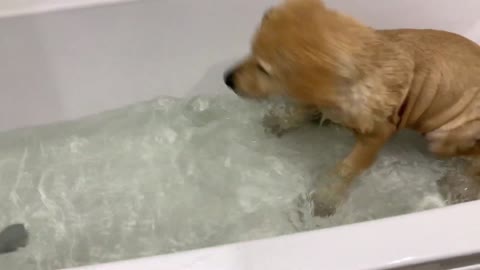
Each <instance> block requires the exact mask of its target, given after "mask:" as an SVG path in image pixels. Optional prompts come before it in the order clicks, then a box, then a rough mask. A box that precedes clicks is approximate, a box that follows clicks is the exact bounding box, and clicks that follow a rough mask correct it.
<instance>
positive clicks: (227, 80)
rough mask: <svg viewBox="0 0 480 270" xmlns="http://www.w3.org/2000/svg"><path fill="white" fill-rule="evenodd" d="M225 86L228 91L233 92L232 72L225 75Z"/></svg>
mask: <svg viewBox="0 0 480 270" xmlns="http://www.w3.org/2000/svg"><path fill="white" fill-rule="evenodd" d="M223 79H224V81H225V84H226V85H227V86H228V87H230V89H232V90H235V81H234V72H233V71H228V72H226V73H225V76H224V78H223Z"/></svg>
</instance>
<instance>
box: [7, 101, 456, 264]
mask: <svg viewBox="0 0 480 270" xmlns="http://www.w3.org/2000/svg"><path fill="white" fill-rule="evenodd" d="M264 112H265V108H264V106H262V105H261V104H252V103H248V102H245V101H242V100H240V99H238V98H236V97H232V96H216V97H195V98H192V99H183V100H182V99H172V98H159V99H156V100H153V101H149V102H145V103H141V104H137V105H133V106H130V107H127V108H122V109H119V110H116V111H112V112H106V113H103V114H100V115H96V116H92V117H88V118H84V119H80V120H77V121H73V122H69V123H60V124H55V125H49V126H45V127H37V128H30V129H23V130H16V131H10V132H6V133H3V134H1V135H0V149H2V151H0V183H1V185H2V188H1V189H0V200H1V203H0V227H2V228H3V227H5V226H7V225H9V224H12V223H16V222H20V223H24V224H25V225H26V226H27V228H28V230H29V232H30V243H29V245H28V246H27V247H26V248H24V249H21V250H19V251H17V252H15V253H12V254H8V255H2V256H0V265H2V266H5V267H6V268H5V269H32V268H34V269H35V268H36V269H54V268H64V267H73V266H80V265H87V264H94V263H101V262H109V261H116V260H121V259H129V258H134V257H141V256H149V255H158V254H162V253H169V252H176V251H180V250H188V249H195V248H201V247H206V246H212V245H219V244H225V243H232V242H237V241H242V240H252V239H258V238H265V237H271V236H276V235H281V234H289V233H295V232H299V231H304V230H311V229H315V228H325V227H330V226H336V225H340V224H348V223H353V222H359V221H365V220H372V219H377V218H382V217H387V216H392V215H399V214H404V213H409V212H414V211H419V210H424V209H429V208H434V207H440V206H443V202H442V200H441V199H440V196H439V195H438V192H437V187H436V185H435V180H437V179H439V178H440V177H441V176H442V175H444V174H445V173H446V172H447V171H448V170H455V168H456V166H457V165H456V164H454V162H447V161H438V160H435V159H434V158H432V157H431V156H429V155H428V154H425V151H424V146H423V143H422V140H421V139H420V138H419V137H418V136H416V135H415V134H411V133H404V134H402V135H400V136H398V138H396V139H395V140H394V142H393V143H391V144H389V145H388V146H387V147H386V148H385V149H384V151H383V152H382V155H381V156H380V158H379V160H378V162H377V163H376V165H375V166H374V168H373V169H372V170H370V171H369V172H367V173H366V174H365V175H364V176H362V177H361V179H359V181H357V183H356V184H355V186H354V188H353V190H352V192H351V196H350V197H349V199H348V200H347V201H346V202H345V204H344V205H343V206H342V207H341V208H339V209H338V212H337V213H336V214H335V215H334V216H333V217H331V218H314V217H312V215H311V203H310V201H309V199H308V194H309V193H310V191H311V187H312V182H313V181H314V180H315V179H318V180H319V181H322V177H321V176H322V174H323V173H325V172H326V170H328V169H329V168H331V166H333V165H334V164H335V162H336V161H337V160H338V159H340V158H341V157H342V156H343V155H344V154H346V153H347V151H348V150H349V147H350V146H351V144H352V138H351V136H350V135H349V134H348V132H346V131H344V130H341V129H338V128H334V127H333V128H332V127H328V128H327V127H314V126H312V127H306V128H304V129H302V130H299V131H297V132H294V133H291V134H288V135H286V136H285V137H282V138H280V139H279V138H276V137H274V136H273V135H269V134H265V132H264V130H263V128H262V126H261V124H260V121H261V117H262V114H263V113H264Z"/></svg>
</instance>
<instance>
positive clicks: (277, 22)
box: [225, 0, 480, 216]
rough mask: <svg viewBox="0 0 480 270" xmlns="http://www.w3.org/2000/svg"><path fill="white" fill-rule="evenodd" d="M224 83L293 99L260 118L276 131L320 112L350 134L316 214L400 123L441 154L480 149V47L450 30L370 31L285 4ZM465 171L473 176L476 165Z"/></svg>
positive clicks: (314, 4) (303, 3)
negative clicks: (286, 107)
mask: <svg viewBox="0 0 480 270" xmlns="http://www.w3.org/2000/svg"><path fill="white" fill-rule="evenodd" d="M225 83H226V84H227V85H228V86H229V87H230V88H231V89H232V90H233V91H235V93H237V94H238V95H239V96H241V97H245V98H251V99H264V98H268V97H272V96H285V97H288V98H290V99H292V100H293V101H294V102H295V103H296V104H297V108H296V110H295V113H294V114H292V115H291V116H289V117H291V121H285V119H283V118H284V116H282V117H277V118H278V119H277V120H275V119H274V117H273V118H272V116H271V115H270V116H269V120H268V121H266V122H265V123H266V124H267V125H272V126H275V127H276V128H275V129H273V130H277V131H278V130H280V131H281V132H284V131H282V127H283V126H282V124H281V123H286V122H288V123H289V124H288V125H285V127H284V129H286V130H288V129H291V128H294V127H296V126H299V125H301V124H303V123H304V122H305V121H307V120H308V119H310V117H311V114H312V112H314V111H318V110H319V111H321V112H322V114H323V116H324V117H326V118H329V119H330V120H332V121H333V122H336V123H338V124H340V125H342V126H344V127H347V128H349V129H350V130H351V131H352V132H353V133H354V134H355V136H356V144H355V146H354V147H353V149H352V151H351V152H350V154H349V155H347V156H346V157H345V159H343V160H341V161H339V163H338V166H337V167H336V168H335V170H332V173H331V174H330V175H329V177H331V178H334V180H335V181H333V183H334V184H332V186H331V187H330V188H329V189H328V192H321V191H320V189H319V190H318V191H317V192H316V194H315V196H314V200H315V211H316V214H318V215H322V216H324V215H331V214H333V213H334V211H335V207H336V206H337V205H338V204H339V203H340V202H341V201H342V199H343V198H344V197H345V196H346V194H347V192H348V189H349V187H350V185H351V183H352V181H353V180H354V179H355V177H356V176H358V175H359V174H361V173H362V172H363V171H364V170H365V169H367V168H369V167H370V166H371V165H372V164H373V162H374V161H375V159H376V157H377V154H378V152H379V150H380V149H381V148H382V147H383V146H384V144H385V143H386V142H387V141H388V140H389V139H390V138H391V137H392V136H393V135H394V134H395V133H396V132H397V131H398V130H400V129H402V128H409V129H414V130H417V131H418V132H420V133H422V134H423V135H424V136H425V137H426V138H427V140H428V143H429V148H430V150H431V151H432V152H433V153H435V154H438V155H439V156H444V157H451V156H462V157H468V158H470V159H473V160H476V159H478V155H479V154H480V143H479V139H480V47H479V46H478V45H477V44H475V43H473V42H471V41H470V40H468V39H466V38H463V37H461V36H459V35H456V34H453V33H449V32H444V31H436V30H415V29H396V30H375V29H372V28H370V27H367V26H365V25H363V24H361V23H359V22H357V21H356V20H354V19H352V18H350V17H348V16H345V15H342V14H340V13H337V12H335V11H333V10H330V9H329V8H327V7H325V6H324V4H323V3H322V2H321V1H320V0H287V1H285V2H284V3H282V4H280V5H279V6H276V7H274V8H272V9H271V10H269V11H268V12H267V13H266V14H265V16H264V18H263V20H262V23H261V24H260V26H259V28H258V30H257V32H256V34H255V36H254V39H253V44H252V47H251V54H250V55H249V56H248V57H247V58H246V59H244V60H243V62H242V63H241V64H239V65H237V66H235V67H234V68H232V70H231V71H229V72H227V73H226V75H225ZM272 119H273V120H272ZM280 131H279V132H280ZM472 164H478V162H474V163H472ZM468 171H469V174H470V175H475V176H476V175H478V174H479V172H480V167H479V166H471V167H470V168H469V169H468Z"/></svg>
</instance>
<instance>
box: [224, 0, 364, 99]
mask: <svg viewBox="0 0 480 270" xmlns="http://www.w3.org/2000/svg"><path fill="white" fill-rule="evenodd" d="M353 25H356V23H355V22H354V21H353V20H351V19H349V18H347V17H343V16H342V15H339V14H337V13H335V12H333V11H331V10H329V9H327V8H326V7H325V6H324V5H323V3H322V2H321V1H320V0H286V1H285V2H284V3H283V4H281V5H279V6H276V7H274V8H272V9H270V10H268V11H267V12H266V13H265V15H264V17H263V20H262V22H261V24H260V26H259V28H258V29H257V32H256V34H255V36H254V38H253V42H252V46H251V53H250V55H249V56H248V57H246V58H245V59H244V60H243V61H242V62H241V63H240V64H238V65H236V66H235V67H233V68H232V69H231V70H229V71H227V72H226V73H225V77H224V80H225V83H226V84H227V85H228V86H229V87H230V88H231V89H232V90H233V91H234V92H235V93H236V94H237V95H239V96H242V97H246V98H254V99H263V98H268V97H273V96H288V97H293V98H294V99H299V100H301V101H304V102H311V103H315V101H314V100H315V99H318V98H319V97H320V98H321V99H323V100H328V99H329V97H331V96H332V95H333V92H332V90H333V88H334V87H333V86H334V84H337V83H338V82H339V81H341V78H342V77H346V76H350V75H351V74H350V73H352V70H351V69H352V65H350V63H349V61H350V60H351V55H350V54H349V49H350V48H349V47H354V46H355V45H354V44H350V43H349V40H348V37H347V36H348V32H349V31H352V30H351V28H352V27H351V26H353ZM346 26H349V27H350V28H348V27H346ZM337 30H338V31H337ZM352 32H355V31H352Z"/></svg>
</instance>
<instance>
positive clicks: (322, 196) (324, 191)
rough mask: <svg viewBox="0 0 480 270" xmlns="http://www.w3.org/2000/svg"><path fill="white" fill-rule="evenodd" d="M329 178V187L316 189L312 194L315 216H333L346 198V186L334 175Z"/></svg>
mask: <svg viewBox="0 0 480 270" xmlns="http://www.w3.org/2000/svg"><path fill="white" fill-rule="evenodd" d="M331 178H332V179H331V182H330V184H329V185H327V186H326V187H321V188H317V189H316V190H315V193H314V194H313V197H312V198H313V203H314V211H313V212H314V215H315V216H320V217H329V216H332V215H334V214H335V212H336V211H337V208H338V207H339V206H340V204H341V203H342V202H343V200H344V198H345V197H346V193H347V189H348V185H347V184H346V183H345V182H344V181H343V180H342V179H341V178H340V177H338V176H336V175H333V176H331Z"/></svg>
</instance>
